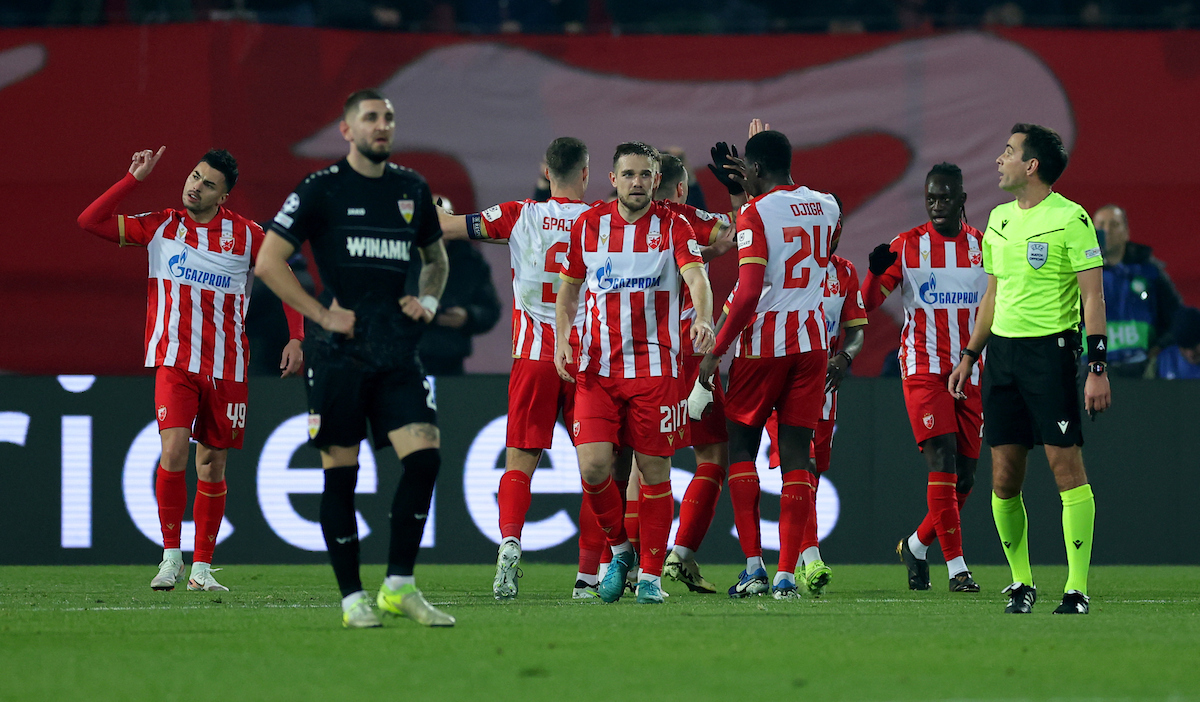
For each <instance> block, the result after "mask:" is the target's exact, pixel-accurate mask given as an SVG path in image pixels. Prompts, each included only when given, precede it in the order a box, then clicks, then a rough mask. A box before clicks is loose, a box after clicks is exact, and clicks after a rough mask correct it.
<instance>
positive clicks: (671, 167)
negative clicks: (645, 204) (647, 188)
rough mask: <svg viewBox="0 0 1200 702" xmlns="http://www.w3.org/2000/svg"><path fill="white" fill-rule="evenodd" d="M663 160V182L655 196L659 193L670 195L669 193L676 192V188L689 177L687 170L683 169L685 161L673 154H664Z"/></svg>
mask: <svg viewBox="0 0 1200 702" xmlns="http://www.w3.org/2000/svg"><path fill="white" fill-rule="evenodd" d="M661 158H662V169H661V170H662V180H660V181H659V183H658V188H657V189H656V190H655V191H654V194H655V195H658V194H659V193H666V194H668V195H669V194H670V192H669V191H673V190H675V186H677V185H679V184H680V183H682V182H683V179H684V178H686V177H687V169H685V168H684V167H683V160H682V159H680V158H679V157H678V156H675V155H673V154H668V153H663V154H662V155H661Z"/></svg>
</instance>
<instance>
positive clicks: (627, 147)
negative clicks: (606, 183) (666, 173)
mask: <svg viewBox="0 0 1200 702" xmlns="http://www.w3.org/2000/svg"><path fill="white" fill-rule="evenodd" d="M622 156H645V157H646V158H648V159H650V161H651V162H653V163H654V165H655V166H656V167H659V168H661V167H662V154H660V153H658V149H656V148H654V147H653V146H650V145H649V144H647V143H644V142H641V141H627V142H625V143H623V144H617V150H616V151H615V152H614V153H613V168H614V169H615V168H616V167H617V161H620V160H621V157H622Z"/></svg>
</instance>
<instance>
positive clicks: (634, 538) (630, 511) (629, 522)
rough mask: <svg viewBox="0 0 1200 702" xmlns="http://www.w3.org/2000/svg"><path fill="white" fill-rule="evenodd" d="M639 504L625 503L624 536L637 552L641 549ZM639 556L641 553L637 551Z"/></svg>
mask: <svg viewBox="0 0 1200 702" xmlns="http://www.w3.org/2000/svg"><path fill="white" fill-rule="evenodd" d="M640 505H641V502H640V501H638V502H629V501H626V502H625V536H626V537H628V539H629V543H631V544H633V550H634V551H638V549H639V548H640V547H641V538H642V534H641V528H640V527H641V524H640V520H639V519H638V510H639V508H640ZM638 554H639V555H641V551H638Z"/></svg>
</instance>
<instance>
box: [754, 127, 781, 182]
mask: <svg viewBox="0 0 1200 702" xmlns="http://www.w3.org/2000/svg"><path fill="white" fill-rule="evenodd" d="M746 162H747V163H757V164H758V165H760V166H762V169H763V172H764V173H770V174H771V175H788V174H790V173H791V171H792V142H790V141H788V138H787V136H785V135H784V133H783V132H777V131H775V130H773V129H768V130H767V131H765V132H759V133H758V134H755V135H754V136H752V137H750V140H749V141H747V142H746Z"/></svg>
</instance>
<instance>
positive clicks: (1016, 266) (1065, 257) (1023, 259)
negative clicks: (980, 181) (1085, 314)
mask: <svg viewBox="0 0 1200 702" xmlns="http://www.w3.org/2000/svg"><path fill="white" fill-rule="evenodd" d="M1103 264H1104V256H1102V255H1101V252H1100V244H1099V243H1098V242H1097V241H1096V229H1095V228H1094V227H1093V226H1092V220H1091V218H1090V217H1088V214H1087V212H1086V211H1084V209H1083V208H1082V207H1080V206H1079V205H1077V204H1076V203H1074V202H1071V201H1070V200H1068V199H1067V198H1065V197H1063V196H1062V195H1059V194H1058V193H1055V192H1052V193H1050V195H1049V196H1048V197H1047V198H1046V199H1045V200H1042V201H1041V202H1039V203H1038V204H1037V205H1034V206H1033V207H1031V208H1029V209H1027V210H1023V209H1021V208H1020V207H1017V202H1016V200H1013V201H1012V202H1007V203H1005V204H1003V205H1000V206H998V207H996V208H995V209H994V210H992V214H991V216H990V217H988V223H987V229H986V230H985V231H984V233H983V268H984V270H986V271H987V272H988V273H989V274H991V275H994V276H996V308H995V313H994V315H993V317H992V333H993V334H997V335H999V336H1003V337H1008V338H1027V337H1035V336H1049V335H1051V334H1057V333H1059V332H1061V331H1064V330H1067V329H1073V328H1077V327H1078V325H1079V281H1078V280H1077V279H1076V277H1075V274H1076V273H1079V272H1080V271H1086V270H1090V269H1092V268H1099V267H1100V266H1102V265H1103Z"/></svg>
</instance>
